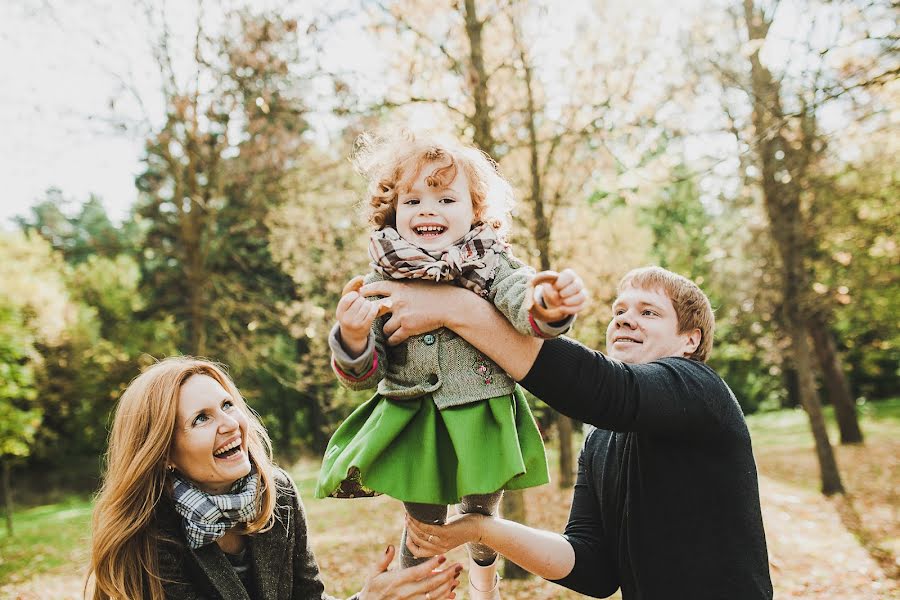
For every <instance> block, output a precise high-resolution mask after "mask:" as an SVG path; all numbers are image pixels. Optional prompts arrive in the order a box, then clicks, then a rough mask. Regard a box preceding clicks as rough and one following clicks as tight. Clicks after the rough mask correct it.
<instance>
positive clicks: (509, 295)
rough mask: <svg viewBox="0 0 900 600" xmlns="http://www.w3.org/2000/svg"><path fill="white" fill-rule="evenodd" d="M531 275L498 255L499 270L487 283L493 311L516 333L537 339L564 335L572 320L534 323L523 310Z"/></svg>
mask: <svg viewBox="0 0 900 600" xmlns="http://www.w3.org/2000/svg"><path fill="white" fill-rule="evenodd" d="M534 275H535V271H534V269H532V268H531V267H529V266H527V265H525V264H523V263H521V262H519V261H518V260H516V259H515V258H512V257H510V256H507V255H506V254H501V255H500V266H499V268H498V269H497V274H496V275H495V276H494V281H493V282H492V283H491V289H490V292H489V293H488V300H490V301H491V302H493V304H494V306H495V307H497V310H499V311H500V312H501V313H502V314H503V316H504V317H506V319H507V320H508V321H509V322H510V323H511V324H512V326H513V327H515V328H516V331H518V332H519V333H522V334H525V335H531V336H535V337H541V338H551V337H556V336H558V335H562V334H563V333H566V332H567V331H568V330H569V329H570V328H571V326H572V322H573V321H574V318H572V317H570V318H568V319H564V320H562V321H558V322H556V323H545V322H543V321H539V320H537V319H535V318H534V317H533V316H532V315H531V313H530V312H529V311H528V310H527V309H526V308H525V298H526V295H527V293H528V289H529V287H528V284H529V282H530V281H531V278H532V277H534Z"/></svg>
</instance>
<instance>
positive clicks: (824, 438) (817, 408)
mask: <svg viewBox="0 0 900 600" xmlns="http://www.w3.org/2000/svg"><path fill="white" fill-rule="evenodd" d="M794 319H796V320H792V325H791V341H792V347H793V350H794V363H795V364H796V365H797V375H798V378H799V380H800V381H799V383H800V402H801V404H802V405H803V409H804V410H805V411H806V414H807V415H808V416H809V424H810V428H811V429H812V434H813V439H814V441H815V446H816V456H817V457H818V459H819V474H820V476H821V479H822V493H823V494H825V495H826V496H831V495H832V494H843V493H844V486H843V484H842V483H841V475H840V472H839V471H838V467H837V461H836V460H835V458H834V451H833V450H832V448H831V442H830V441H829V440H828V431H827V430H826V429H825V417H824V415H823V414H822V404H821V402H819V397H818V394H817V393H816V383H815V380H814V379H813V374H812V365H811V364H810V357H809V344H808V342H807V338H806V331H805V327H804V326H803V324H802V318H800V317H797V316H796V315H794Z"/></svg>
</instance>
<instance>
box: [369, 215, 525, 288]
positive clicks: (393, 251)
mask: <svg viewBox="0 0 900 600" xmlns="http://www.w3.org/2000/svg"><path fill="white" fill-rule="evenodd" d="M508 250H509V246H508V245H507V244H506V243H505V242H504V241H503V240H501V239H500V238H498V237H497V234H496V232H495V231H494V228H493V227H491V226H490V225H487V224H484V225H479V226H478V227H474V228H473V229H472V230H471V231H469V233H467V234H466V235H465V236H463V237H462V238H461V239H460V240H459V241H457V242H456V243H455V244H452V245H450V246H448V247H446V248H444V249H443V250H423V249H422V248H419V247H418V246H415V245H413V244H412V243H410V242H408V241H407V240H405V239H403V238H402V237H400V234H399V233H397V230H396V229H394V228H393V227H385V228H384V229H381V230H379V231H376V232H375V233H373V234H372V237H371V239H370V240H369V256H371V257H372V267H373V268H374V269H375V270H376V271H378V272H379V273H380V274H382V275H384V276H385V277H387V278H388V279H432V280H434V281H451V282H457V283H459V284H461V285H462V286H463V287H465V288H467V289H470V290H472V291H473V292H475V293H476V294H478V295H479V296H482V297H485V296H487V294H488V291H489V289H490V285H491V282H492V281H493V279H494V276H495V275H496V274H497V268H498V267H499V266H500V256H499V255H500V254H501V253H504V252H507V251H508Z"/></svg>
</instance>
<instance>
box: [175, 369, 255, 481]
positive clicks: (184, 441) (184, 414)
mask: <svg viewBox="0 0 900 600" xmlns="http://www.w3.org/2000/svg"><path fill="white" fill-rule="evenodd" d="M247 427H248V421H247V415H245V414H244V411H243V410H241V408H240V407H239V406H238V404H237V402H236V401H235V400H234V398H232V397H231V395H230V394H229V393H228V391H226V390H225V388H223V387H222V386H221V385H219V382H218V381H216V380H215V379H213V378H212V377H210V376H209V375H202V374H199V373H198V374H196V375H191V376H190V377H188V379H187V380H186V381H185V382H184V384H183V385H182V386H181V393H180V394H179V396H178V415H177V416H176V422H175V440H174V441H173V443H172V450H171V454H170V455H169V461H170V462H171V464H172V465H173V466H174V467H175V468H176V469H178V470H179V471H180V472H181V473H182V474H183V475H184V476H185V477H187V478H188V479H190V480H191V481H192V482H193V483H194V485H196V486H197V487H198V488H200V489H201V490H204V491H205V492H207V493H210V494H222V493H225V492H227V491H228V489H229V488H230V487H231V485H232V484H233V483H234V482H235V481H237V480H238V479H240V478H241V477H243V476H244V475H246V474H247V473H249V472H250V455H249V453H248V452H247Z"/></svg>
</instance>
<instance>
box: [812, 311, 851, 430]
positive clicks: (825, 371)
mask: <svg viewBox="0 0 900 600" xmlns="http://www.w3.org/2000/svg"><path fill="white" fill-rule="evenodd" d="M809 335H810V336H811V337H812V339H813V344H814V345H815V350H816V355H817V356H818V359H819V367H820V368H821V369H822V375H823V377H824V378H825V389H827V390H828V399H829V400H831V404H832V406H834V416H835V419H836V420H837V424H838V429H839V430H840V432H841V444H861V443H862V442H863V433H862V430H861V429H860V427H859V418H858V417H857V415H856V402H854V401H853V394H851V393H850V384H849V383H848V381H847V376H846V375H845V374H844V369H843V368H842V366H841V357H840V355H839V354H838V351H837V344H836V343H835V341H834V335H833V334H832V333H831V331H830V330H829V329H828V327H827V326H826V325H825V323H824V322H821V321H820V320H819V319H814V320H813V322H812V323H810V327H809Z"/></svg>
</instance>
